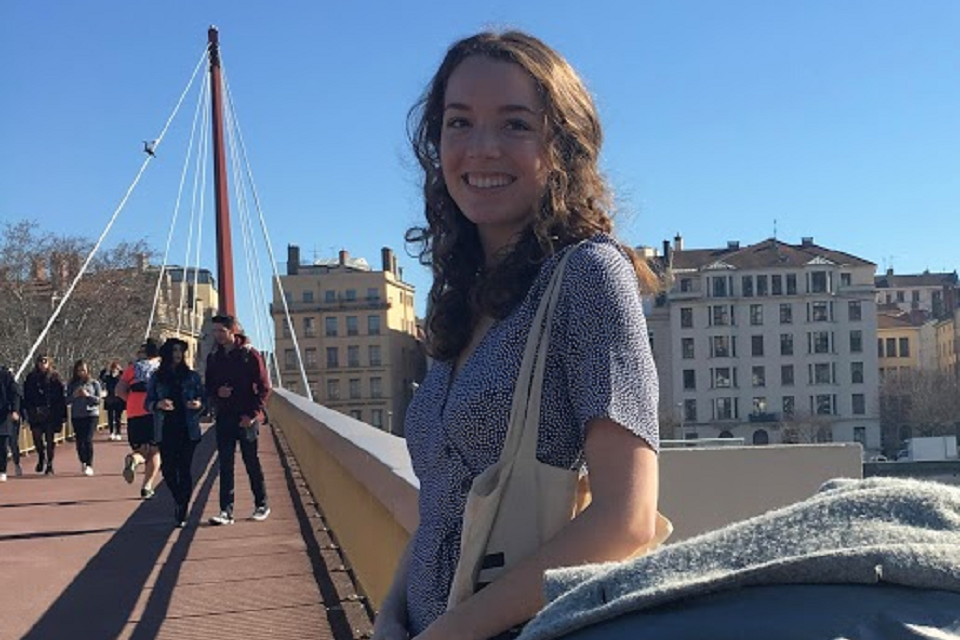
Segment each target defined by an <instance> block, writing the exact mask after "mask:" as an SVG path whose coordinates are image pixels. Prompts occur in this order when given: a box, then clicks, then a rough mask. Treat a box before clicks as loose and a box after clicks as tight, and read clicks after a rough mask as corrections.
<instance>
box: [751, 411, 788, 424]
mask: <svg viewBox="0 0 960 640" xmlns="http://www.w3.org/2000/svg"><path fill="white" fill-rule="evenodd" d="M747 419H748V420H749V421H750V422H780V414H779V413H777V412H775V411H754V412H753V413H751V414H750V415H748V416H747Z"/></svg>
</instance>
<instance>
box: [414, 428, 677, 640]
mask: <svg viewBox="0 0 960 640" xmlns="http://www.w3.org/2000/svg"><path fill="white" fill-rule="evenodd" d="M585 450H586V457H587V465H588V466H589V468H590V489H591V493H592V501H591V503H590V506H589V507H587V508H586V509H585V510H584V511H583V513H581V514H580V515H579V516H577V517H576V518H575V519H573V520H572V521H571V522H570V524H568V525H567V526H566V527H564V528H563V529H562V530H561V531H560V533H558V534H557V535H556V536H555V537H554V538H553V539H552V540H550V541H549V542H547V543H546V544H544V545H543V546H542V547H540V549H539V550H537V551H536V552H535V553H534V554H532V555H531V556H530V557H528V558H526V559H525V560H523V561H522V562H520V563H519V564H517V566H516V567H514V568H513V569H511V570H510V571H508V572H506V573H505V574H503V575H502V576H501V577H500V578H498V579H497V580H495V581H494V582H492V583H491V584H490V585H489V586H487V587H486V588H484V589H483V590H482V591H480V592H479V593H477V594H476V595H474V596H473V597H471V598H469V599H467V600H466V601H464V602H463V603H461V604H460V605H458V606H457V607H455V608H453V609H451V610H450V611H448V612H446V613H445V614H444V615H442V616H441V617H440V618H439V619H437V621H436V622H434V624H433V625H431V626H430V627H429V628H428V629H427V630H426V631H425V632H424V633H423V634H421V635H420V636H418V639H419V640H427V639H428V638H429V639H431V640H432V639H434V638H444V639H451V638H457V639H461V638H462V639H468V638H477V639H478V640H480V639H483V638H489V637H491V636H494V635H496V634H498V633H501V632H503V631H506V630H507V629H510V628H511V627H514V626H516V625H518V624H521V623H523V622H525V621H527V620H529V619H530V618H532V617H533V616H534V615H536V614H537V612H539V611H540V609H541V608H543V605H544V601H543V574H544V571H546V570H547V569H552V568H557V567H566V566H576V565H580V564H586V563H591V562H605V561H611V560H620V559H623V558H625V557H628V556H629V555H631V554H632V553H633V552H634V551H636V550H637V549H639V548H640V547H641V546H643V545H645V544H647V543H648V542H650V540H652V539H653V536H654V531H655V527H656V515H657V494H658V484H657V480H658V461H657V455H656V453H654V451H653V449H651V448H650V446H649V445H648V444H647V443H646V442H645V441H644V440H643V439H641V438H639V437H637V436H636V435H634V434H633V433H631V432H630V431H628V430H627V429H625V428H624V427H622V426H620V425H619V424H617V423H616V422H613V421H612V420H610V419H608V418H597V419H595V420H592V421H591V422H590V423H589V424H588V426H587V438H586V446H585Z"/></svg>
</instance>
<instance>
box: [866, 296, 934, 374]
mask: <svg viewBox="0 0 960 640" xmlns="http://www.w3.org/2000/svg"><path fill="white" fill-rule="evenodd" d="M937 324H938V323H937V321H936V320H932V319H930V318H929V316H928V315H927V314H926V313H925V312H923V311H920V310H917V311H913V312H903V311H900V309H898V308H897V307H893V308H892V309H890V308H889V307H885V308H881V309H880V310H879V311H878V312H877V364H878V366H879V372H880V382H881V384H882V383H883V382H884V381H885V380H886V379H887V378H888V377H892V378H894V379H896V378H897V377H898V376H899V375H900V374H903V373H906V372H908V371H935V370H937V369H939V368H940V363H939V360H938V354H937V348H938V346H939V345H938V344H937V338H938V336H937V333H938V332H937Z"/></svg>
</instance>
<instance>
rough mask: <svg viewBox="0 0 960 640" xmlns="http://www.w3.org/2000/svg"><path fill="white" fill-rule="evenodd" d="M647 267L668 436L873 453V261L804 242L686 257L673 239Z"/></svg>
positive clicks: (736, 246)
mask: <svg viewBox="0 0 960 640" xmlns="http://www.w3.org/2000/svg"><path fill="white" fill-rule="evenodd" d="M646 251H647V255H648V256H649V255H650V253H651V251H652V250H649V249H648V250H646ZM655 262H656V263H657V264H658V265H659V268H660V270H661V271H662V273H663V274H664V276H665V278H666V281H667V283H668V290H667V291H666V292H665V293H664V294H662V295H660V296H659V297H658V298H657V299H656V300H655V301H651V305H650V308H649V310H648V311H649V313H648V328H649V330H650V338H651V341H652V343H653V351H654V358H655V360H656V363H657V368H658V371H659V375H660V393H661V407H662V410H661V419H662V420H663V421H665V423H667V424H673V425H675V426H676V428H675V430H674V435H675V437H678V438H686V439H691V438H726V437H735V438H743V440H744V442H746V443H748V444H749V443H753V444H767V443H777V442H791V441H798V439H799V441H810V440H814V441H815V440H832V441H836V442H853V441H856V442H860V443H862V444H863V446H864V449H865V451H866V452H867V454H868V455H869V454H871V453H875V452H879V450H880V446H881V443H880V419H879V397H878V387H879V384H878V377H877V376H878V368H877V351H876V349H875V348H874V346H873V345H874V340H875V339H876V336H877V313H876V301H875V300H876V299H875V289H874V271H875V268H876V265H874V264H873V263H872V262H869V261H867V260H863V259H861V258H858V257H856V256H852V255H850V254H847V253H844V252H842V251H837V250H834V249H828V248H826V247H821V246H819V245H817V244H816V243H814V241H813V239H812V238H803V240H802V242H801V243H800V244H797V245H794V244H788V243H786V242H783V241H780V240H777V239H774V238H771V239H767V240H764V241H762V242H759V243H756V244H752V245H748V246H741V245H740V243H739V242H730V243H728V245H727V246H726V247H724V248H718V249H687V248H685V247H684V246H683V240H682V238H681V237H680V236H679V235H678V236H677V237H676V238H675V239H674V245H673V246H671V245H670V243H669V241H668V242H664V250H663V255H660V256H658V257H657V258H655ZM809 432H812V433H813V435H812V436H810V435H806V434H807V433H809Z"/></svg>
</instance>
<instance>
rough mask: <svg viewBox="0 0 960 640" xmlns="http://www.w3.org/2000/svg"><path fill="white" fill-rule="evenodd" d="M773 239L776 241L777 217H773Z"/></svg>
mask: <svg viewBox="0 0 960 640" xmlns="http://www.w3.org/2000/svg"><path fill="white" fill-rule="evenodd" d="M773 241H774V242H776V241H777V219H776V218H774V219H773Z"/></svg>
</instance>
